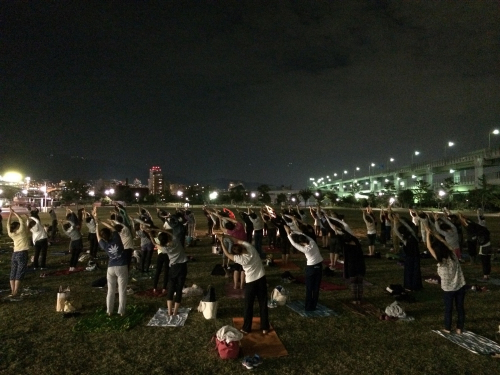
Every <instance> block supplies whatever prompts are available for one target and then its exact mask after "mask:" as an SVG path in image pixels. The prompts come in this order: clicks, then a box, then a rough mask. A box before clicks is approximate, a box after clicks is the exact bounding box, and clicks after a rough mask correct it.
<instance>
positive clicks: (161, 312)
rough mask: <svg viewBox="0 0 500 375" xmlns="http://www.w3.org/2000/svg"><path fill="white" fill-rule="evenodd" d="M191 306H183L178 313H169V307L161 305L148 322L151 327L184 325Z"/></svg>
mask: <svg viewBox="0 0 500 375" xmlns="http://www.w3.org/2000/svg"><path fill="white" fill-rule="evenodd" d="M190 311H191V309H190V308H187V307H181V308H179V312H178V314H177V315H171V316H169V315H167V308H166V307H160V308H159V309H158V311H157V312H156V314H155V315H154V316H153V317H152V318H151V320H150V321H149V322H148V324H146V325H147V326H149V327H182V326H184V323H186V320H187V318H188V315H189V312H190Z"/></svg>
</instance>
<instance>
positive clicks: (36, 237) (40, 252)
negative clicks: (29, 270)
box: [28, 216, 49, 270]
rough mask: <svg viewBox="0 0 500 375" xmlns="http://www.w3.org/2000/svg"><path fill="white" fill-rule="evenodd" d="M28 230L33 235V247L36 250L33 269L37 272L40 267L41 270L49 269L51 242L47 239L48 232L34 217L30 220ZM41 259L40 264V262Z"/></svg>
mask: <svg viewBox="0 0 500 375" xmlns="http://www.w3.org/2000/svg"><path fill="white" fill-rule="evenodd" d="M28 228H29V230H30V232H31V235H32V240H33V246H34V248H35V256H34V258H33V267H34V268H35V270H36V269H37V268H38V267H39V266H40V268H41V269H45V268H47V265H46V261H47V249H48V247H49V241H48V239H47V237H48V236H47V232H46V231H45V228H44V226H43V225H42V223H40V220H39V219H38V218H36V217H34V216H30V217H29V218H28ZM39 259H40V263H38V260H39Z"/></svg>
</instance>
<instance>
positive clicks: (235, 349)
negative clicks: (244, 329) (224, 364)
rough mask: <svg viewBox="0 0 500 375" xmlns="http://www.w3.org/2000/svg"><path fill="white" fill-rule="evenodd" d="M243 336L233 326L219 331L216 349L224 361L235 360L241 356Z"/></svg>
mask: <svg viewBox="0 0 500 375" xmlns="http://www.w3.org/2000/svg"><path fill="white" fill-rule="evenodd" d="M242 338H243V334H242V333H241V332H240V331H238V330H237V329H236V328H235V327H233V326H224V327H222V328H221V329H219V330H218V331H217V333H216V334H215V336H214V337H213V339H215V348H216V349H217V352H218V353H219V357H221V358H222V359H234V358H238V357H239V355H240V340H241V339H242Z"/></svg>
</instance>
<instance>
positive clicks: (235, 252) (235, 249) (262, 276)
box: [218, 235, 269, 335]
mask: <svg viewBox="0 0 500 375" xmlns="http://www.w3.org/2000/svg"><path fill="white" fill-rule="evenodd" d="M218 239H219V241H220V243H221V247H222V250H223V251H224V254H225V255H226V257H228V258H229V259H230V260H232V261H233V262H236V263H238V264H241V266H242V267H243V271H245V278H246V280H245V282H246V284H245V308H244V314H243V327H242V328H241V332H242V333H244V334H247V333H248V332H250V331H251V330H252V320H253V304H254V302H255V298H257V300H258V301H259V311H260V329H261V331H262V333H263V334H264V335H266V334H267V333H268V332H269V315H268V307H267V280H266V273H265V271H264V266H263V265H262V260H261V259H260V256H259V253H257V250H255V248H254V247H253V246H252V245H250V244H249V243H248V242H246V241H242V240H238V239H236V238H234V237H231V240H232V242H233V246H232V247H231V253H229V251H228V249H227V247H226V245H225V243H224V235H219V236H218Z"/></svg>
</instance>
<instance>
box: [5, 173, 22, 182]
mask: <svg viewBox="0 0 500 375" xmlns="http://www.w3.org/2000/svg"><path fill="white" fill-rule="evenodd" d="M22 179H23V176H21V173H18V172H7V173H5V174H4V175H3V180H4V181H5V182H20V181H22Z"/></svg>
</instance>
